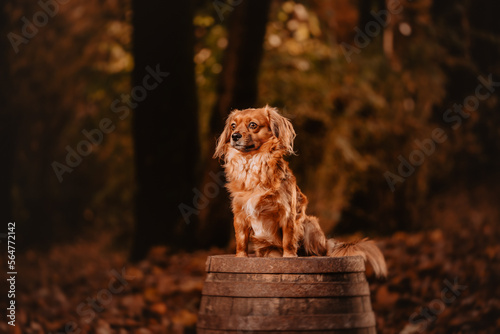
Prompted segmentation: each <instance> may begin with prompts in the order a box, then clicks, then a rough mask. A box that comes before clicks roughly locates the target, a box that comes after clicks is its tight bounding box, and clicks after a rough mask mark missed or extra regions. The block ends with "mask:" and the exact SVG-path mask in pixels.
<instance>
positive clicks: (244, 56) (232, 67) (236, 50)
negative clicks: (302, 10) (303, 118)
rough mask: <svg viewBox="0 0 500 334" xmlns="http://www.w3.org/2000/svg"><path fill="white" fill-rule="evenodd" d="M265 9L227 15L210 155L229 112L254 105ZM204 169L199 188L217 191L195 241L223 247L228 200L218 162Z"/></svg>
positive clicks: (250, 7) (262, 4)
mask: <svg viewBox="0 0 500 334" xmlns="http://www.w3.org/2000/svg"><path fill="white" fill-rule="evenodd" d="M269 6H270V1H265V0H253V1H243V2H241V3H240V4H238V5H237V6H235V7H234V9H233V11H232V13H231V15H230V16H229V22H228V47H227V49H226V51H225V54H224V59H223V64H222V66H223V67H222V68H223V69H222V72H221V75H220V79H219V84H218V94H219V97H218V101H217V103H216V105H215V107H214V110H213V114H212V118H211V121H210V128H211V136H210V137H211V138H210V140H211V146H210V152H211V153H212V152H214V150H215V138H216V137H217V136H218V135H219V134H220V133H221V132H222V129H223V127H224V121H225V119H226V117H227V115H228V114H229V112H230V111H231V110H232V109H241V108H251V107H254V106H255V102H256V100H257V93H258V92H257V90H258V87H257V86H258V85H257V78H258V73H259V67H260V62H261V58H262V53H263V43H264V36H265V33H266V24H267V20H268V14H269ZM210 156H211V154H210ZM206 166H207V167H206V172H205V175H204V178H203V181H202V187H201V189H202V190H204V193H206V194H207V195H208V194H209V189H210V187H211V186H217V187H218V188H217V189H218V190H219V191H218V192H217V193H216V196H212V197H213V198H211V199H210V201H209V203H208V205H207V206H205V207H204V208H203V209H202V210H201V212H200V218H201V221H200V224H201V226H200V228H199V230H198V239H199V240H200V244H201V245H203V246H210V245H217V246H225V245H227V242H228V241H229V239H230V237H231V235H232V233H231V226H232V224H231V221H232V215H231V211H230V203H229V197H228V195H227V192H226V191H225V189H223V188H222V186H221V184H222V182H221V181H220V179H221V177H222V174H223V173H222V169H221V167H220V162H219V161H217V160H215V159H211V158H209V160H208V161H207V163H206ZM214 175H217V176H214ZM207 197H208V198H209V197H210V196H207Z"/></svg>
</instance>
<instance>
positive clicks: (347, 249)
mask: <svg viewBox="0 0 500 334" xmlns="http://www.w3.org/2000/svg"><path fill="white" fill-rule="evenodd" d="M327 255H328V256H331V257H341V256H355V255H359V256H362V257H363V259H365V261H368V262H369V263H370V265H371V266H372V268H373V271H374V272H375V275H377V276H378V277H387V265H386V264H385V259H384V255H383V254H382V252H381V251H380V249H379V248H378V247H377V245H375V242H373V240H368V238H364V239H362V240H358V241H354V242H340V241H337V240H334V239H329V240H328V241H327Z"/></svg>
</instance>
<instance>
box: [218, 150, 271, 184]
mask: <svg viewBox="0 0 500 334" xmlns="http://www.w3.org/2000/svg"><path fill="white" fill-rule="evenodd" d="M269 158H270V154H269V153H258V154H253V155H248V156H247V155H241V154H238V153H237V152H230V153H229V154H228V159H227V163H226V165H225V166H224V167H225V169H226V175H228V181H229V183H230V184H229V186H230V187H231V188H232V189H229V190H230V191H231V193H233V190H236V191H238V190H239V191H241V190H256V189H255V188H257V187H259V188H268V187H270V186H271V184H270V181H271V180H270V178H269V176H270V175H269V174H273V171H272V170H271V167H270V166H269V165H268V161H269Z"/></svg>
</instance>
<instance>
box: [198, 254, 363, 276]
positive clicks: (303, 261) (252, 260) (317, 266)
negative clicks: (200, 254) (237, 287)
mask: <svg viewBox="0 0 500 334" xmlns="http://www.w3.org/2000/svg"><path fill="white" fill-rule="evenodd" d="M206 271H207V273H254V274H322V273H356V272H365V261H364V260H363V258H362V257H361V256H347V257H328V256H317V257H275V258H272V257H255V256H249V257H236V256H234V255H214V256H209V257H208V259H207V263H206Z"/></svg>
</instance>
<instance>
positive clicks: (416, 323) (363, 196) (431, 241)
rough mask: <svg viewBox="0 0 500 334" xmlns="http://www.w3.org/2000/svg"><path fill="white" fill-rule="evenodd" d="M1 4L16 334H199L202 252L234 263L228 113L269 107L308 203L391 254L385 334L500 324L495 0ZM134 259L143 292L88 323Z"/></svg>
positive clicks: (382, 303) (499, 79)
mask: <svg viewBox="0 0 500 334" xmlns="http://www.w3.org/2000/svg"><path fill="white" fill-rule="evenodd" d="M0 13H1V17H0V31H1V32H2V34H1V40H0V152H1V158H2V163H1V164H0V175H1V178H0V214H1V220H0V224H3V225H4V227H2V228H1V229H0V240H1V241H2V244H1V245H2V247H3V248H2V254H5V255H4V256H2V258H1V259H0V263H1V264H2V268H6V266H7V261H8V258H7V256H8V255H9V253H8V252H7V251H8V248H7V243H8V232H9V231H10V230H9V229H8V227H9V225H8V223H9V222H14V221H15V223H16V224H15V233H16V237H17V239H16V256H17V259H18V260H17V263H18V264H17V265H18V271H19V272H20V273H25V274H23V275H20V276H19V279H18V289H19V290H18V297H17V298H18V299H17V301H18V311H17V315H18V318H17V319H18V320H17V321H18V326H17V327H16V328H15V329H13V328H11V326H10V327H9V326H8V324H7V322H8V319H7V318H5V319H4V318H2V319H1V322H0V328H1V329H5V330H7V329H9V330H14V331H17V332H19V333H48V332H51V331H53V332H58V331H59V332H64V331H65V332H68V330H67V329H65V328H66V327H67V324H68V323H71V324H73V325H75V326H77V327H74V328H73V329H75V330H76V328H78V329H80V330H81V331H82V332H83V333H87V332H88V333H101V332H100V331H99V330H102V331H103V332H102V333H106V332H116V333H123V331H125V333H126V332H133V333H136V332H137V333H142V332H141V331H143V332H144V333H149V332H153V333H157V332H158V333H163V332H190V331H193V330H194V323H195V322H196V311H197V307H198V305H199V295H200V289H201V285H202V279H203V270H204V266H203V261H204V259H205V258H206V256H207V255H209V254H215V253H224V252H226V253H227V252H232V251H233V249H232V248H233V246H232V234H233V232H232V226H231V212H230V206H229V202H228V196H227V193H226V191H225V189H224V186H223V183H224V180H223V178H222V177H221V175H220V171H221V170H220V166H219V162H218V161H216V160H214V159H212V153H213V148H214V143H215V139H216V137H217V135H218V134H219V133H220V132H221V130H222V126H223V122H224V119H225V117H226V116H227V114H228V113H229V112H230V110H232V109H235V108H248V107H258V106H264V105H266V104H269V105H271V106H275V107H277V108H279V110H280V111H281V113H282V114H284V115H285V116H286V117H288V118H289V119H290V120H291V121H292V123H293V125H294V127H295V130H296V132H297V134H298V135H297V138H296V142H295V149H296V151H297V156H292V157H290V158H289V159H288V160H289V161H290V165H291V167H292V169H293V171H294V173H295V175H296V177H297V180H298V184H299V186H300V187H301V189H302V190H303V192H304V193H305V194H306V195H307V196H308V198H309V202H310V204H309V212H310V213H311V214H314V215H317V216H318V217H319V218H320V221H321V224H322V227H323V228H324V230H325V231H326V232H327V234H328V235H329V236H330V237H340V238H344V239H353V238H358V237H360V236H370V237H372V238H374V239H376V240H378V241H379V245H380V247H381V248H382V249H383V251H384V253H385V254H386V256H387V259H388V263H389V267H390V277H389V278H388V280H387V281H373V282H372V284H371V288H372V295H373V304H374V310H375V312H376V314H377V317H378V318H377V321H378V323H377V324H378V329H379V331H381V332H389V333H390V332H399V331H406V332H408V333H411V332H423V331H434V332H447V331H452V332H459V331H461V332H474V333H476V332H490V331H493V330H494V328H495V327H496V326H500V324H499V323H498V320H497V319H498V318H499V316H500V299H498V295H499V293H498V292H499V291H498V287H497V284H496V283H494V282H495V281H496V280H498V278H500V269H499V255H498V254H499V252H500V246H499V245H498V244H497V242H496V241H497V240H498V236H499V235H500V233H499V232H500V228H499V224H498V219H499V209H498V198H499V196H498V195H499V187H500V184H499V182H498V181H499V172H498V170H499V165H500V159H499V158H498V156H499V153H500V133H499V132H500V114H499V112H498V111H499V103H500V102H499V97H500V62H499V59H500V24H499V23H498V20H497V18H496V15H497V13H500V4H499V3H498V2H495V1H492V0H489V1H488V0H480V1H475V2H472V1H470V0H459V1H451V0H443V1H431V0H415V1H408V0H401V1H399V0H387V1H384V0H335V1H321V0H309V1H282V0H274V1H260V0H259V1H246V0H232V1H229V0H228V1H202V0H192V1H186V2H184V3H183V2H180V1H179V2H176V3H173V2H161V1H151V2H148V3H140V2H139V1H130V0H126V1H125V0H108V1H102V0H88V1H81V0H47V1H43V0H42V1H39V2H27V1H14V0H1V1H0ZM4 251H5V252H4ZM122 267H123V268H125V267H126V268H128V269H124V270H125V271H126V272H127V273H128V274H129V276H127V277H135V278H134V280H133V283H130V284H131V286H128V288H127V290H126V292H124V293H123V294H120V295H118V296H114V298H112V300H111V301H110V302H109V303H108V304H106V305H104V303H102V302H101V303H100V306H101V307H100V309H101V308H102V311H99V312H97V311H96V310H95V309H94V311H95V312H94V313H95V315H94V316H93V317H91V318H90V317H82V316H81V314H80V313H79V312H77V311H76V310H77V308H78V305H81V302H82V301H85V300H86V298H87V297H89V298H90V297H91V296H93V295H95V294H96V293H97V292H99V291H101V290H100V289H102V288H103V287H105V286H106V285H105V284H106V283H103V282H107V281H106V280H109V276H110V275H111V276H112V274H110V272H111V271H113V270H118V271H120V270H121V268H122ZM127 270H128V271H127ZM3 281H4V282H5V280H3ZM446 282H448V283H449V282H454V283H455V285H458V286H462V287H463V286H466V287H467V288H466V289H464V290H463V291H462V292H463V293H462V292H461V295H459V296H458V295H457V301H456V302H453V303H444V302H443V301H442V300H441V299H440V297H439V296H440V293H441V292H442V291H443V289H444V288H446V287H447V285H446V284H447V283H446ZM457 282H458V283H457ZM460 284H461V285H460ZM7 288H8V287H7V286H5V289H6V290H5V293H4V291H2V298H1V299H0V305H1V306H2V308H3V306H4V305H7V303H8V300H7V299H6V298H4V297H3V296H4V295H5V296H6V295H7ZM436 300H437V301H439V300H441V303H438V304H436V303H435V301H436ZM436 305H438V306H436ZM396 306H397V307H396ZM3 309H4V308H3ZM479 319H480V320H481V321H479ZM4 320H5V321H4ZM70 327H71V326H70ZM147 331H149V332H147ZM70 332H71V331H70ZM73 332H75V331H73Z"/></svg>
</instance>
